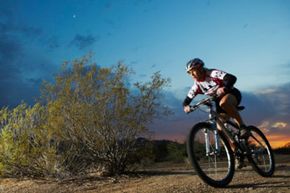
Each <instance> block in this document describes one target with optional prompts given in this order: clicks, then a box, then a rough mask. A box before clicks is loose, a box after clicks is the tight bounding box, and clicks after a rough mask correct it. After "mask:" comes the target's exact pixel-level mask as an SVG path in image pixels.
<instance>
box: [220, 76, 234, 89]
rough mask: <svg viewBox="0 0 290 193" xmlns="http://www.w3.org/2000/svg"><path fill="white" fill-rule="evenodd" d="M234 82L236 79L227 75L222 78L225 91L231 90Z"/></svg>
mask: <svg viewBox="0 0 290 193" xmlns="http://www.w3.org/2000/svg"><path fill="white" fill-rule="evenodd" d="M236 81H237V78H236V77H235V76H234V75H232V74H228V73H227V74H226V75H225V76H224V78H223V82H224V86H225V87H226V88H227V89H232V88H233V86H234V84H235V83H236Z"/></svg>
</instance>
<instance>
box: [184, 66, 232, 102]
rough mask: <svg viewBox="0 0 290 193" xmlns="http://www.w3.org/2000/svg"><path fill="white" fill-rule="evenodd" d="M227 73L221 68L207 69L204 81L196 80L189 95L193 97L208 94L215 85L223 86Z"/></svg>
mask: <svg viewBox="0 0 290 193" xmlns="http://www.w3.org/2000/svg"><path fill="white" fill-rule="evenodd" d="M226 74H227V73H226V72H224V71H221V70H217V69H213V70H208V69H207V70H206V76H205V78H204V80H203V81H195V82H194V84H193V86H192V87H191V89H190V90H189V92H188V94H187V97H188V98H190V99H193V98H194V97H195V96H196V95H198V94H206V93H207V92H208V91H209V89H211V88H213V87H216V86H218V87H223V86H225V85H224V77H225V75H226Z"/></svg>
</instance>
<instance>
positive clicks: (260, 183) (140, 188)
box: [0, 164, 290, 193]
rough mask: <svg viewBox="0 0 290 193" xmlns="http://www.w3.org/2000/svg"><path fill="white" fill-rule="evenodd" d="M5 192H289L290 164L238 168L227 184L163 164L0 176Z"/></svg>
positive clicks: (1, 186)
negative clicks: (98, 172)
mask: <svg viewBox="0 0 290 193" xmlns="http://www.w3.org/2000/svg"><path fill="white" fill-rule="evenodd" d="M0 192H1V193H2V192H3V193H4V192H5V193H67V192H77V193H105V192H106V193H107V192H110V193H111V192H120V193H121V192H122V193H125V192H126V193H138V192H142V193H143V192H146V193H149V192H150V193H151V192H152V193H155V192H156V193H165V192H168V193H174V192H176V193H180V192H184V193H188V192H203V193H204V192H208V193H212V192H223V193H227V192H241V193H244V192H251V193H252V192H255V193H256V192H263V193H266V192H273V193H278V192H279V193H287V192H289V193H290V164H279V165H277V168H276V172H275V174H274V176H273V177H271V178H263V177H260V176H259V175H258V174H256V173H255V172H254V171H252V168H251V167H247V168H243V169H242V170H239V171H236V173H235V176H234V179H233V181H232V182H231V183H230V185H229V186H228V187H227V188H218V189H217V188H213V187H210V186H208V185H206V184H204V183H203V182H202V181H201V180H200V179H199V177H198V176H197V175H196V174H195V173H194V171H193V170H191V169H186V168H184V167H183V168H182V167H179V168H174V167H172V168H170V167H166V168H162V169H156V170H152V169H151V170H149V171H146V172H142V173H138V174H134V175H130V177H128V176H121V177H119V178H116V179H115V178H101V177H94V176H92V177H87V178H84V179H71V180H66V181H61V182H59V181H54V180H31V179H22V180H16V179H0Z"/></svg>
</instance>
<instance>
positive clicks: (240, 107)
mask: <svg viewBox="0 0 290 193" xmlns="http://www.w3.org/2000/svg"><path fill="white" fill-rule="evenodd" d="M245 108H246V107H245V106H238V107H237V109H238V111H242V110H244V109H245Z"/></svg>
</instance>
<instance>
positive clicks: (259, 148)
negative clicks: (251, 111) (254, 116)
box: [247, 126, 275, 177]
mask: <svg viewBox="0 0 290 193" xmlns="http://www.w3.org/2000/svg"><path fill="white" fill-rule="evenodd" d="M248 129H249V131H250V136H249V138H248V140H247V147H248V156H247V157H248V160H249V162H250V163H251V165H252V167H253V169H254V170H255V171H256V172H257V173H258V174H260V175H261V176H263V177H270V176H272V175H273V173H274V171H275V160H274V155H273V151H272V148H271V146H270V144H269V142H268V140H267V138H266V137H265V135H264V134H263V133H262V131H260V130H259V129H258V128H257V127H255V126H249V127H248Z"/></svg>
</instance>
